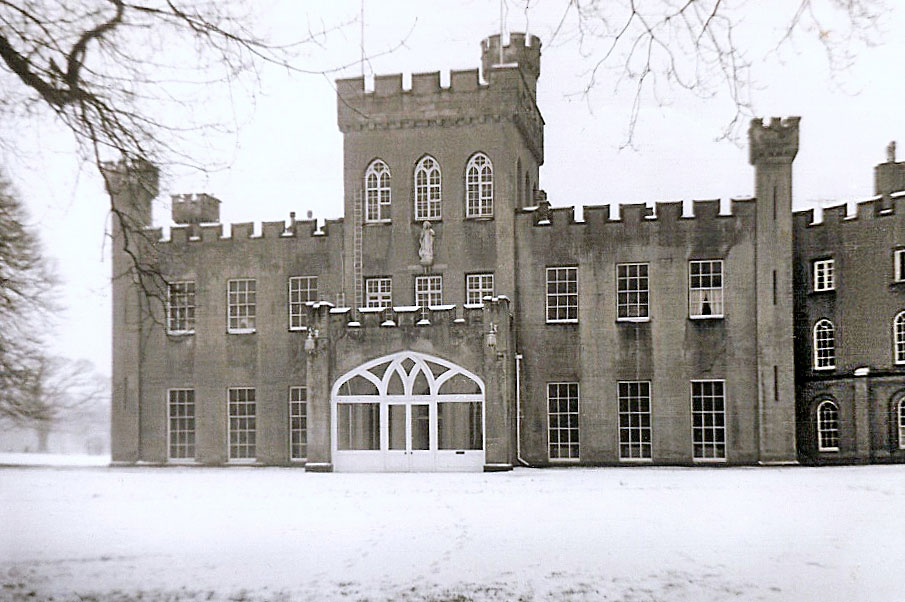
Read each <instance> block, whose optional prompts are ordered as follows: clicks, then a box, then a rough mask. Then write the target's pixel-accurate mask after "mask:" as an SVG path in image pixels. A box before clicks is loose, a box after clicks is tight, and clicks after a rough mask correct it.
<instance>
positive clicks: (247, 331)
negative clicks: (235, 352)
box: [226, 328, 255, 334]
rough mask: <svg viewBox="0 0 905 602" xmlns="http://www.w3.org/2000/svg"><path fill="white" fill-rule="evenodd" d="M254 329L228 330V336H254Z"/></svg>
mask: <svg viewBox="0 0 905 602" xmlns="http://www.w3.org/2000/svg"><path fill="white" fill-rule="evenodd" d="M254 333H255V329H254V328H227V329H226V334H254Z"/></svg>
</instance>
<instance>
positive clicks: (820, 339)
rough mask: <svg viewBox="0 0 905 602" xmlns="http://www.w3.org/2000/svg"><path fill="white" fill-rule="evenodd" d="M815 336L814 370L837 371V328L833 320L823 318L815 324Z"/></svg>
mask: <svg viewBox="0 0 905 602" xmlns="http://www.w3.org/2000/svg"><path fill="white" fill-rule="evenodd" d="M827 333H828V334H829V336H827ZM813 335H814V337H813V341H814V347H813V349H814V370H835V369H836V326H835V325H834V324H833V322H832V321H831V320H828V319H826V318H821V319H819V320H817V322H816V323H815V324H814V328H813Z"/></svg>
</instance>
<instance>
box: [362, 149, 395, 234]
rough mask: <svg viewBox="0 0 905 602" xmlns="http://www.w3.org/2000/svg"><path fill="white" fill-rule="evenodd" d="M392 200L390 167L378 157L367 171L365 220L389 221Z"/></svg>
mask: <svg viewBox="0 0 905 602" xmlns="http://www.w3.org/2000/svg"><path fill="white" fill-rule="evenodd" d="M390 201H391V197H390V168H389V167H387V164H386V163H384V162H383V161H381V160H380V159H377V160H376V161H373V162H372V163H371V164H370V165H369V166H368V170H367V171H366V172H365V221H366V222H372V223H373V222H383V221H388V220H389V219H390Z"/></svg>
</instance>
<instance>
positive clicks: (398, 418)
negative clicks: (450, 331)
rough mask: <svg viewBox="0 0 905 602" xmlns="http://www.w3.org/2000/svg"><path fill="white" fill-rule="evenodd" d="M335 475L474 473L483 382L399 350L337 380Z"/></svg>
mask: <svg viewBox="0 0 905 602" xmlns="http://www.w3.org/2000/svg"><path fill="white" fill-rule="evenodd" d="M330 405H331V418H332V419H331V434H332V441H333V443H332V452H333V468H334V470H336V471H359V472H361V471H395V472H407V471H422V472H426V471H441V470H448V471H480V470H483V467H484V383H483V381H481V379H480V378H478V377H477V376H476V375H475V374H473V373H471V372H469V371H468V370H465V369H464V368H462V367H460V366H457V365H455V364H453V363H451V362H448V361H446V360H443V359H440V358H437V357H433V356H430V355H426V354H423V353H417V352H414V351H403V352H399V353H395V354H393V355H390V356H386V357H382V358H379V359H376V360H372V361H370V362H367V363H366V364H363V365H361V366H359V367H358V368H355V369H354V370H352V371H350V372H348V373H346V374H345V375H343V376H342V377H341V378H339V379H338V380H337V381H336V384H334V386H333V392H332V395H331V404H330Z"/></svg>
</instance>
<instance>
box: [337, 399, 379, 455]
mask: <svg viewBox="0 0 905 602" xmlns="http://www.w3.org/2000/svg"><path fill="white" fill-rule="evenodd" d="M336 413H337V417H338V419H339V424H338V429H337V430H338V431H339V432H338V434H337V448H338V449H341V450H353V449H359V450H373V449H380V404H379V403H339V404H336Z"/></svg>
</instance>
